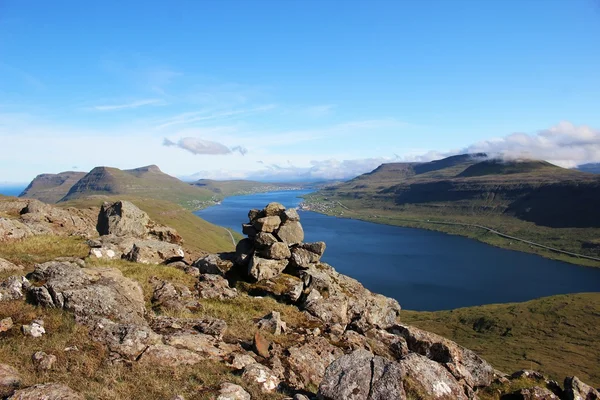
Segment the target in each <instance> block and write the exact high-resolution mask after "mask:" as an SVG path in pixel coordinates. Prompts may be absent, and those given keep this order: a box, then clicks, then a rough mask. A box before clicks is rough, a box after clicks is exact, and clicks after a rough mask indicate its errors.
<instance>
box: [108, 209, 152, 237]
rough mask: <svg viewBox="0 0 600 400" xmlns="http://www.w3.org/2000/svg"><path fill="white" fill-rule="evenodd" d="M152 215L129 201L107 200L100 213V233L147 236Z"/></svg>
mask: <svg viewBox="0 0 600 400" xmlns="http://www.w3.org/2000/svg"><path fill="white" fill-rule="evenodd" d="M149 224H150V217H148V214H146V213H145V212H144V211H142V210H140V209H139V208H137V207H136V206H135V205H134V204H133V203H131V202H129V201H117V202H114V203H108V202H105V203H104V204H103V205H102V207H101V208H100V214H99V215H98V225H97V229H98V233H99V234H100V235H115V236H132V237H136V238H146V237H147V236H148V233H149V229H148V225H149Z"/></svg>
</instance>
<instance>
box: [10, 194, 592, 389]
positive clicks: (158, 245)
mask: <svg viewBox="0 0 600 400" xmlns="http://www.w3.org/2000/svg"><path fill="white" fill-rule="evenodd" d="M0 212H2V213H5V215H7V216H8V217H0V241H4V242H9V243H12V242H14V243H17V242H18V241H22V240H26V239H27V238H28V237H32V236H36V235H77V236H81V237H85V238H86V239H87V244H88V246H89V247H90V249H89V256H88V257H87V258H85V259H82V258H75V257H71V258H60V259H56V260H53V261H49V262H45V263H41V264H37V265H35V267H34V269H33V271H31V272H29V273H26V274H25V273H24V270H23V268H22V267H20V266H18V265H15V264H13V263H11V262H9V261H6V260H2V259H0V272H2V273H3V274H4V275H2V276H8V275H10V273H12V274H13V275H12V276H9V277H7V278H6V279H3V280H2V281H0V344H1V341H2V340H7V338H8V337H9V335H12V336H10V337H13V338H14V337H15V335H17V334H18V335H21V338H20V340H22V341H39V344H40V347H42V345H43V343H44V341H45V340H48V341H50V340H53V334H54V332H52V331H50V330H47V329H46V325H47V324H46V323H45V321H44V319H43V318H35V319H32V320H31V321H26V323H22V324H18V323H16V322H15V321H13V318H16V316H15V315H10V314H6V315H5V314H4V310H9V309H10V308H9V307H3V306H2V304H3V303H4V304H6V305H8V304H12V305H13V307H16V306H15V304H17V305H18V304H19V302H22V303H30V304H34V305H36V306H38V307H41V308H43V309H46V310H48V312H50V310H54V311H55V310H64V311H65V312H67V313H70V314H72V315H73V317H74V319H75V322H76V324H77V325H78V326H81V327H83V328H85V329H86V332H88V335H89V341H90V343H93V344H94V345H96V346H99V347H98V349H101V350H99V351H101V354H102V362H103V363H105V364H108V365H114V366H115V368H116V367H117V366H120V365H127V366H130V367H131V366H136V365H146V366H148V368H150V367H151V366H156V365H160V366H166V367H168V368H170V369H172V370H173V371H177V370H178V369H182V370H183V369H184V368H190V367H191V368H197V369H199V370H200V369H203V368H206V367H207V365H208V363H217V364H218V365H222V367H223V368H224V369H226V370H228V371H231V372H232V373H233V374H234V375H233V376H236V377H239V378H240V379H238V380H237V381H236V382H237V383H234V382H230V381H226V380H224V381H220V382H216V383H215V384H214V385H212V389H211V390H210V391H209V392H206V393H198V398H214V399H218V400H228V399H229V400H234V399H240V400H247V399H251V398H255V399H260V398H285V397H286V396H287V397H288V398H290V397H293V398H294V399H297V400H301V399H311V398H317V399H322V400H342V399H352V400H359V399H360V400H363V399H364V400H367V399H372V400H376V399H377V400H384V399H498V398H502V399H531V400H534V399H569V400H574V399H578V400H579V399H585V400H591V399H600V393H599V392H598V391H597V390H596V389H594V388H592V387H590V386H588V385H586V384H584V383H583V382H581V381H580V380H579V379H577V378H576V377H568V378H566V379H565V381H564V383H563V385H562V386H561V385H559V384H558V383H557V382H554V381H551V380H549V379H547V378H546V377H544V376H543V375H541V374H539V373H537V372H534V371H519V372H517V373H514V374H512V375H507V374H505V373H502V372H500V371H497V370H495V369H494V368H493V367H492V366H491V365H490V364H489V363H487V362H486V361H485V360H483V359H482V358H481V357H479V356H478V355H477V354H475V353H474V352H473V351H471V350H468V349H466V348H464V347H462V346H460V345H458V344H456V343H454V342H452V341H450V340H447V339H445V338H443V337H440V336H438V335H435V334H433V333H429V332H426V331H423V330H420V329H417V328H415V327H411V326H407V325H404V324H402V323H401V322H400V321H401V320H400V305H399V304H398V303H397V302H396V301H395V300H393V299H390V298H387V297H384V296H381V295H378V294H374V293H371V292H370V291H369V290H367V289H365V288H364V287H363V286H362V285H361V284H360V283H359V282H357V281H356V280H354V279H352V278H349V277H347V276H345V275H342V274H339V273H337V272H336V271H335V270H334V269H333V268H332V267H331V266H329V265H327V264H325V263H323V262H321V261H320V260H321V257H322V255H323V253H324V252H325V249H326V245H325V243H323V242H316V243H305V242H304V232H303V229H302V225H301V224H300V217H299V215H298V213H297V212H296V211H295V210H293V209H289V210H286V209H285V208H284V207H283V206H282V205H280V204H278V203H271V204H269V205H267V206H266V207H265V209H263V210H250V212H249V215H248V216H249V221H248V223H246V224H244V225H243V232H244V234H246V235H247V238H246V239H243V240H242V241H240V242H239V244H238V245H237V249H236V252H235V253H221V254H211V255H208V256H205V257H202V258H200V259H198V260H194V261H193V262H192V260H189V259H187V258H186V251H185V243H183V241H182V239H181V237H180V236H179V235H178V233H177V232H176V231H175V230H173V229H171V228H169V227H166V226H162V225H159V224H156V223H154V222H153V221H151V220H150V218H149V217H148V216H147V215H146V214H145V213H144V212H143V211H141V210H139V209H138V208H137V207H136V206H135V205H133V204H132V203H129V202H126V201H121V202H116V203H105V204H104V205H103V206H102V208H101V209H100V210H99V211H98V210H97V209H96V210H86V211H81V210H75V209H70V210H63V209H59V208H55V207H52V206H48V205H45V204H43V203H41V202H39V201H35V200H33V201H21V200H18V201H12V202H4V203H1V206H0ZM94 213H95V215H96V216H93V214H94ZM0 215H1V214H0ZM97 260H102V261H103V262H104V261H106V263H107V264H104V265H111V264H110V262H112V261H114V260H127V261H130V262H131V263H136V264H132V265H136V266H142V267H141V268H144V267H143V266H146V267H145V268H150V266H151V265H161V267H160V268H164V269H165V272H168V271H170V270H173V271H177V272H178V273H179V274H183V273H185V274H186V276H187V277H188V278H190V279H191V280H192V281H193V282H194V284H193V285H185V284H182V283H181V282H178V281H176V280H170V279H168V278H165V277H168V276H170V275H169V274H168V273H166V274H161V277H155V276H153V277H150V278H149V279H148V281H144V282H140V281H137V280H135V279H132V278H131V277H127V276H125V275H124V274H123V273H122V271H121V270H120V269H118V268H116V267H110V266H102V265H100V266H99V264H98V263H97ZM115 262H116V261H115ZM365 268H368V266H365ZM181 271H183V272H181ZM173 276H174V275H173ZM149 291H150V293H149ZM264 296H268V297H271V298H274V299H276V300H277V301H278V302H280V303H284V304H286V305H288V306H291V307H293V308H294V309H295V310H296V311H297V312H298V313H299V314H300V315H302V321H303V322H302V323H298V321H290V320H288V321H286V320H285V316H283V315H282V314H281V313H280V312H277V311H275V310H273V311H272V312H269V313H267V314H266V315H264V316H263V317H262V318H259V319H257V320H256V321H254V323H253V330H252V332H243V333H239V331H238V330H236V329H233V327H232V326H231V322H229V323H228V321H226V320H225V319H220V318H215V317H213V316H210V315H207V314H205V313H204V311H203V310H204V309H205V308H204V307H205V305H204V304H205V303H204V302H206V301H211V302H213V303H211V304H213V306H214V307H217V306H218V304H219V302H222V304H231V301H233V300H238V299H241V300H244V299H246V300H247V301H248V302H250V301H254V300H253V299H252V297H255V298H257V299H260V298H262V297H264ZM228 302H229V303H228ZM215 304H216V305H215ZM236 332H237V336H236ZM249 337H250V338H252V339H248V338H249ZM64 351H65V353H68V352H77V351H81V350H78V349H76V348H75V349H72V348H65V350H64ZM61 360H63V356H62V355H61V357H57V356H56V355H54V354H48V353H46V352H44V351H36V352H35V353H33V354H31V364H32V366H33V367H32V368H34V369H35V370H37V371H52V370H53V369H54V368H58V367H59V366H58V364H59V363H60V362H61ZM2 362H3V361H2V360H0V398H7V399H41V398H43V399H48V400H50V399H84V398H90V397H89V396H88V395H86V396H87V397H86V396H84V394H82V392H83V391H82V389H81V388H80V387H72V386H71V387H69V386H67V385H65V384H64V383H63V382H46V383H43V384H37V385H33V386H27V385H25V384H24V383H23V378H22V370H21V368H31V367H30V366H28V367H24V366H21V365H7V364H2ZM211 365H212V364H211ZM121 379H124V378H121ZM165 379H169V378H168V377H165ZM217 380H218V379H217ZM84 384H85V383H82V386H83V385H84ZM250 393H253V394H254V395H253V396H251V394H250ZM170 396H171V398H172V399H182V398H183V397H182V396H181V395H180V393H178V392H177V391H174V392H173V393H171V394H170ZM272 396H278V397H272Z"/></svg>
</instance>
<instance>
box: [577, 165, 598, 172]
mask: <svg viewBox="0 0 600 400" xmlns="http://www.w3.org/2000/svg"><path fill="white" fill-rule="evenodd" d="M577 169H578V170H579V171H582V172H589V173H591V174H600V163H590V164H583V165H580V166H578V167H577Z"/></svg>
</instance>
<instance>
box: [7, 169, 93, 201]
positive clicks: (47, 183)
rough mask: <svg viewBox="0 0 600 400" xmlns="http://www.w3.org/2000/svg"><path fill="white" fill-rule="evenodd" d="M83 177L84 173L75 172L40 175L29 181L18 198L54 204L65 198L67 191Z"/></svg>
mask: <svg viewBox="0 0 600 400" xmlns="http://www.w3.org/2000/svg"><path fill="white" fill-rule="evenodd" d="M85 175H86V174H85V172H75V171H66V172H61V173H59V174H41V175H38V176H36V177H35V178H34V179H33V180H32V181H31V183H30V184H29V186H27V187H26V188H25V190H24V191H23V193H21V194H20V195H19V197H27V198H31V199H38V200H40V201H43V202H45V203H56V202H58V201H59V200H60V199H62V198H63V197H65V196H66V194H67V193H68V192H69V189H71V187H72V186H73V185H74V184H75V183H77V181H79V180H80V179H81V178H83V177H84V176H85Z"/></svg>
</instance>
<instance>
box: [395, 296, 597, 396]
mask: <svg viewBox="0 0 600 400" xmlns="http://www.w3.org/2000/svg"><path fill="white" fill-rule="evenodd" d="M402 321H403V322H404V323H407V324H410V325H415V326H417V327H419V328H421V329H425V330H427V331H431V332H435V333H437V334H438V335H442V336H444V337H447V338H449V339H451V340H454V341H456V342H458V343H460V344H461V345H463V346H465V347H467V348H469V349H472V350H475V351H476V352H477V353H478V354H481V356H482V357H483V358H485V359H486V360H488V361H489V362H491V363H492V364H493V365H494V367H496V368H498V369H500V370H501V371H510V370H512V369H514V368H515V367H517V368H523V369H533V370H538V371H542V372H544V373H545V374H548V375H550V376H551V377H553V378H554V379H559V380H560V379H562V376H563V375H565V371H566V370H568V369H572V368H575V369H577V370H578V371H582V372H581V374H582V376H581V378H582V379H584V380H587V381H589V382H590V383H592V384H594V385H595V386H596V387H599V386H600V369H598V368H597V367H598V360H599V359H600V347H599V346H590V344H591V343H600V293H579V294H571V295H560V296H551V297H545V298H541V299H536V300H532V301H528V302H524V303H510V304H492V305H486V306H479V307H468V308H460V309H456V310H451V311H435V312H421V311H419V312H416V311H407V310H403V311H402ZM557 354H560V357H557Z"/></svg>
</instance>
